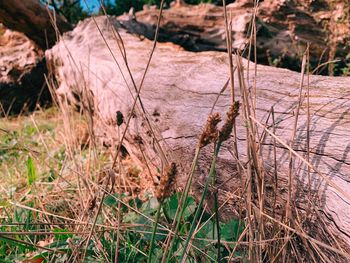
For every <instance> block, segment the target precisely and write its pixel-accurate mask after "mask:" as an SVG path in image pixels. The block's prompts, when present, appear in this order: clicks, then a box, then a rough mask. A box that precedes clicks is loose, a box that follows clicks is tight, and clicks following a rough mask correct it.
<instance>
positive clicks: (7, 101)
mask: <svg viewBox="0 0 350 263" xmlns="http://www.w3.org/2000/svg"><path fill="white" fill-rule="evenodd" d="M2 30H3V32H2V34H0V116H3V115H6V114H10V113H19V112H21V111H22V110H23V111H27V110H33V109H34V108H35V107H36V105H37V103H41V105H44V104H48V103H50V101H51V96H50V93H49V91H48V89H47V87H46V85H45V77H44V74H47V68H46V62H45V58H44V52H43V51H42V50H40V48H38V47H37V46H36V45H35V44H34V43H33V42H32V41H30V40H29V39H28V38H27V37H26V36H25V35H23V34H22V33H19V32H14V31H12V30H9V29H5V28H2Z"/></svg>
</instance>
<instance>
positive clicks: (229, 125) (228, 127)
mask: <svg viewBox="0 0 350 263" xmlns="http://www.w3.org/2000/svg"><path fill="white" fill-rule="evenodd" d="M238 115H239V102H238V101H235V103H234V104H233V105H231V107H230V109H229V110H228V111H227V119H226V121H225V123H224V125H223V126H222V128H221V129H220V131H219V142H224V141H226V140H227V139H228V138H230V134H231V133H232V129H233V123H234V121H235V119H236V117H237V116H238Z"/></svg>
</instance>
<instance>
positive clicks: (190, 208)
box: [163, 193, 197, 220]
mask: <svg viewBox="0 0 350 263" xmlns="http://www.w3.org/2000/svg"><path fill="white" fill-rule="evenodd" d="M179 198H181V193H176V194H174V195H172V196H171V197H170V198H169V199H168V201H167V202H166V203H165V204H164V205H163V209H164V210H166V213H167V215H168V216H169V217H170V219H171V220H174V217H175V214H176V210H177V209H178V206H179ZM185 207H186V208H185V211H184V213H183V216H184V219H185V220H187V219H188V218H189V217H190V216H191V215H193V213H194V212H195V211H196V207H197V205H196V202H195V200H194V198H193V197H191V196H189V197H187V200H186V204H185Z"/></svg>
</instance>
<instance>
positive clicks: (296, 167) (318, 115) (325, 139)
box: [46, 17, 350, 251]
mask: <svg viewBox="0 0 350 263" xmlns="http://www.w3.org/2000/svg"><path fill="white" fill-rule="evenodd" d="M96 21H97V23H98V25H99V27H100V29H101V31H102V32H103V34H104V37H105V39H106V41H107V43H108V45H109V46H110V48H111V50H112V52H113V54H114V56H115V58H116V61H117V63H118V65H119V66H120V70H119V69H118V65H117V64H116V62H115V60H114V59H113V57H112V55H111V53H110V51H109V49H108V48H107V46H106V44H105V42H104V41H103V39H102V38H101V35H100V34H99V32H98V31H97V28H96V25H95V23H94V21H93V20H92V19H88V20H86V21H84V22H83V23H80V24H79V25H78V26H77V27H76V28H75V29H74V31H72V32H69V33H67V34H66V35H65V36H64V37H63V38H62V40H61V41H60V42H59V43H58V44H56V45H55V46H54V47H53V48H52V49H51V50H48V51H47V52H46V57H47V60H48V62H49V64H50V66H51V68H52V70H53V71H54V72H55V75H56V77H57V79H58V80H59V83H60V84H59V88H58V89H57V94H59V96H61V97H62V98H68V99H69V100H70V101H71V102H74V103H78V104H79V105H80V106H81V107H84V105H87V102H86V100H90V102H91V103H93V105H94V106H93V110H94V117H95V123H96V125H97V126H96V131H97V135H96V136H97V137H98V138H104V139H105V140H108V139H114V140H117V137H116V134H117V132H116V131H117V126H116V120H115V116H116V112H117V111H121V112H122V113H123V114H124V117H125V119H127V118H128V117H129V116H130V115H131V114H132V118H131V122H130V126H129V127H128V131H127V133H126V137H125V141H124V144H123V145H124V147H125V148H126V149H127V151H128V152H129V154H130V155H131V156H132V157H133V159H134V160H136V161H137V162H138V163H140V164H142V165H143V167H147V168H148V169H150V171H151V172H152V175H153V177H155V176H156V175H159V170H160V171H161V170H162V169H163V168H164V167H165V166H166V163H167V162H175V163H176V165H177V166H178V169H179V173H178V175H177V186H178V187H180V188H181V187H183V185H184V182H185V180H186V177H187V174H188V172H189V170H190V166H191V162H192V160H193V156H194V152H195V148H196V145H197V143H198V138H199V136H200V134H201V133H202V130H203V127H204V125H205V123H206V120H207V118H208V115H209V114H210V113H211V111H212V108H214V112H219V113H220V114H221V116H222V117H223V118H225V116H226V115H225V114H226V111H227V110H228V108H229V106H230V104H231V97H230V89H229V88H227V89H226V90H225V91H224V92H223V94H221V95H220V96H219V94H220V91H221V90H222V89H223V87H224V86H225V83H226V82H227V81H228V78H229V71H228V69H229V65H228V59H227V55H226V54H225V53H220V52H201V53H192V52H188V51H184V50H183V49H182V48H180V47H178V46H176V45H173V44H169V43H166V44H158V46H157V49H156V51H155V53H154V56H153V59H152V62H151V64H150V67H149V70H148V73H147V75H146V78H145V81H144V83H143V86H142V91H141V95H140V97H141V101H142V107H143V108H142V107H141V105H140V104H139V103H138V104H137V105H138V106H137V108H136V110H135V111H134V112H131V107H132V104H133V98H134V97H135V87H134V85H133V81H132V80H131V77H130V75H129V74H128V71H127V68H126V64H125V63H124V62H123V59H122V56H121V53H120V51H119V50H118V48H117V47H118V44H117V41H116V40H115V38H114V35H113V34H112V31H111V26H110V24H109V22H107V20H106V18H103V17H98V18H96ZM110 21H111V23H112V24H113V27H115V28H119V31H120V34H121V36H122V38H123V41H124V45H125V49H126V55H127V61H128V65H129V67H130V70H131V72H132V76H133V77H134V80H135V83H136V88H138V87H139V85H140V82H141V77H142V74H143V72H144V70H145V66H146V63H147V61H148V58H149V54H150V50H151V47H152V43H151V42H150V41H149V40H147V39H140V38H138V37H136V36H134V35H130V34H127V33H125V30H124V29H125V27H126V28H128V25H126V24H125V23H124V24H123V25H122V24H120V23H119V22H118V21H116V20H115V19H113V18H111V20H110ZM123 28H124V29H123ZM119 44H120V42H119ZM244 65H245V69H244V76H245V80H244V81H245V83H246V86H247V88H249V90H250V91H253V89H252V85H253V83H254V71H253V64H252V63H251V64H250V70H249V72H247V61H244ZM248 75H249V79H247V76H248ZM124 78H125V80H124ZM255 81H256V83H257V86H256V87H257V88H256V94H257V96H256V118H257V119H258V120H259V121H260V122H262V123H265V122H266V121H267V119H268V116H269V114H270V112H271V108H272V107H273V108H274V112H275V123H276V125H275V129H276V131H275V133H276V135H277V136H278V137H279V138H280V139H281V140H282V141H284V142H286V143H288V142H289V140H290V138H291V134H292V131H293V126H294V122H295V115H296V109H297V105H298V94H299V82H300V74H299V73H296V72H292V71H289V70H284V69H278V68H274V67H268V66H261V65H258V66H257V76H256V79H255ZM305 83H306V77H305V81H304V90H303V91H302V96H303V98H302V104H301V109H300V115H299V118H298V125H297V130H296V136H295V141H294V143H293V146H292V148H293V149H294V150H295V151H296V152H297V153H299V154H300V155H302V156H303V157H304V158H306V157H305V156H306V142H307V135H306V133H307V110H306V98H305V93H306V84H305ZM239 86H240V85H239V84H238V77H237V71H236V73H235V92H236V99H237V100H239V101H241V102H242V97H241V91H240V88H239ZM309 87H310V162H311V164H312V165H313V166H314V167H315V168H316V169H317V171H318V172H319V173H316V172H315V171H314V170H313V169H311V171H310V180H311V186H310V189H309V185H308V172H307V170H308V169H307V166H306V165H305V164H304V163H303V162H301V161H300V160H299V159H298V158H293V160H294V161H293V170H292V180H293V185H292V186H293V187H292V190H293V191H292V203H293V204H295V206H296V207H297V208H298V209H300V210H299V211H304V212H305V210H307V209H308V207H310V206H311V205H310V203H309V202H311V203H312V204H314V205H315V207H314V208H313V209H315V210H313V211H316V212H317V214H319V215H320V217H321V220H323V222H324V223H325V225H326V227H327V229H328V230H329V231H330V232H331V233H332V234H333V235H334V236H336V237H337V238H339V240H340V242H341V243H342V244H343V245H344V246H345V247H346V248H349V247H350V246H349V244H350V231H349V229H350V213H349V211H350V200H349V193H350V178H349V174H350V156H349V152H350V141H349V139H348V138H349V137H350V134H349V131H350V114H349V111H350V100H349V96H350V94H349V89H350V79H349V78H345V77H337V78H335V77H323V76H310V80H309ZM86 91H88V92H86ZM76 98H80V101H77V99H76ZM213 105H215V106H214V107H213ZM142 109H144V111H143V110H142ZM148 122H149V123H150V125H149V124H148ZM267 124H268V127H269V129H270V130H272V127H271V124H272V121H271V117H270V119H269V121H268V122H267ZM236 125H237V139H238V150H239V158H240V160H241V161H242V162H243V163H244V162H246V161H247V158H246V138H247V134H246V133H247V125H248V124H247V122H246V120H244V114H243V113H242V109H241V115H240V117H239V118H238V119H237V123H236ZM121 127H122V129H125V125H122V126H121ZM151 128H152V129H151ZM152 130H153V131H154V134H155V137H154V135H153V134H152ZM258 131H259V134H260V135H261V134H262V133H263V130H262V129H261V128H260V127H259V128H258ZM276 144H277V158H276V159H277V165H276V167H277V170H274V167H275V161H274V154H273V145H274V140H273V138H272V137H271V136H266V138H265V140H264V141H263V146H262V159H263V162H264V167H265V168H264V169H265V179H264V180H265V183H266V199H269V200H270V201H266V202H267V203H266V211H267V212H269V213H271V211H272V210H273V209H274V207H273V206H274V204H273V202H272V201H271V199H273V196H274V195H277V203H278V206H277V204H276V207H275V209H276V211H277V210H278V209H279V208H281V207H285V205H286V199H287V181H288V171H289V168H288V167H289V152H288V150H286V147H285V146H284V145H283V144H281V143H279V142H277V143H276ZM211 160H212V146H206V147H204V148H203V149H202V151H201V154H200V161H199V164H198V167H197V171H196V174H195V179H194V187H193V192H194V194H195V195H197V196H199V195H200V194H201V191H202V184H203V182H204V181H205V178H206V176H207V171H208V166H210V163H211ZM145 163H146V164H147V165H145ZM217 166H218V169H217V176H218V185H220V187H219V195H220V200H221V202H222V201H223V200H226V199H227V198H228V203H227V204H226V205H225V207H224V209H223V211H222V212H221V215H222V216H223V217H226V218H229V217H237V216H239V212H238V206H239V205H240V204H241V203H242V200H240V199H239V198H236V197H234V196H235V194H238V193H240V191H241V193H243V194H244V189H242V188H240V186H241V181H240V178H241V177H243V179H244V178H245V176H246V175H245V174H244V173H243V174H237V173H236V172H237V170H236V165H235V161H234V158H233V147H232V140H230V141H228V142H226V143H225V144H224V145H223V147H222V149H221V151H220V155H219V160H218V164H217ZM148 169H145V171H147V170H148ZM275 172H276V173H277V176H278V181H277V182H275V181H274V173H275ZM320 174H321V175H320ZM323 176H324V177H325V178H327V180H325V179H324V178H323ZM275 184H277V186H278V187H277V189H275V188H274V185H275ZM335 185H336V186H335ZM308 200H309V201H308ZM209 203H210V200H209ZM278 207H279V208H278ZM282 210H283V209H282ZM320 222H321V221H320V220H319V219H317V220H313V221H312V220H311V221H310V225H309V234H310V235H312V236H314V237H315V238H323V237H322V231H323V230H321V229H317V227H318V225H319V224H320ZM348 251H349V250H348Z"/></svg>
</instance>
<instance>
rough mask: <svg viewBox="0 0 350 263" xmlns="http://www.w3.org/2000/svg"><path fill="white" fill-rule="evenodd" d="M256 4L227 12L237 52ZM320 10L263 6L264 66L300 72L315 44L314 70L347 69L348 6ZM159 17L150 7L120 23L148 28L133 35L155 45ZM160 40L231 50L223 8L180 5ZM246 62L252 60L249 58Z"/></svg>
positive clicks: (167, 15) (260, 41)
mask: <svg viewBox="0 0 350 263" xmlns="http://www.w3.org/2000/svg"><path fill="white" fill-rule="evenodd" d="M253 2H254V1H246V0H238V1H235V3H233V4H230V5H228V6H227V13H228V22H229V23H231V25H232V39H233V41H232V42H233V43H232V46H233V48H234V49H236V50H240V51H242V50H243V49H244V47H245V45H246V44H247V43H248V41H249V38H250V28H251V27H250V26H251V25H250V23H251V20H252V17H253V13H254V4H253ZM315 6H317V4H315ZM315 6H313V4H310V3H305V1H281V0H268V1H261V3H260V4H259V8H258V9H257V14H256V15H257V17H256V30H257V42H256V48H257V57H258V61H259V63H264V64H267V65H271V64H273V65H276V66H278V67H284V68H289V69H292V70H298V71H299V70H300V67H301V61H300V57H301V56H300V54H301V52H302V51H303V50H305V48H306V45H307V43H309V44H310V54H311V56H310V62H311V65H312V66H313V67H316V66H317V65H319V63H322V62H325V61H329V60H334V59H335V58H336V59H338V60H340V61H341V62H340V65H342V64H343V66H345V63H346V60H345V57H346V55H347V54H348V53H349V52H350V46H349V45H348V44H347V43H348V42H349V34H350V29H349V28H350V27H349V25H350V22H349V18H347V17H346V13H347V9H346V4H345V1H344V3H338V5H337V7H336V8H335V7H333V5H327V4H325V6H324V7H318V8H316V7H315ZM158 12H159V10H157V9H155V8H151V7H147V6H145V9H144V10H143V11H139V12H136V14H135V15H134V16H130V15H124V16H121V17H120V19H123V20H130V19H135V22H134V23H136V22H137V23H139V24H141V25H142V26H138V27H134V28H133V29H131V32H133V33H138V34H141V35H144V36H146V37H147V38H151V39H152V38H153V36H154V30H155V25H156V23H157V17H158ZM145 29H147V30H145ZM152 31H153V32H152ZM159 40H160V41H164V42H166V41H170V42H173V43H176V44H179V45H181V46H183V47H184V48H185V49H186V50H190V51H207V50H221V51H222V50H226V32H225V20H224V16H223V8H222V7H219V6H215V5H212V4H200V5H195V6H194V5H186V4H177V5H174V6H172V7H171V8H170V9H166V10H164V12H163V16H162V20H161V31H160V36H159ZM246 51H247V50H246ZM244 56H246V57H247V56H248V55H247V52H245V53H244ZM329 65H331V66H332V65H333V64H329ZM322 69H323V74H327V73H328V72H327V67H323V68H322ZM333 73H334V71H333V72H331V74H333ZM338 74H339V72H338Z"/></svg>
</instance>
